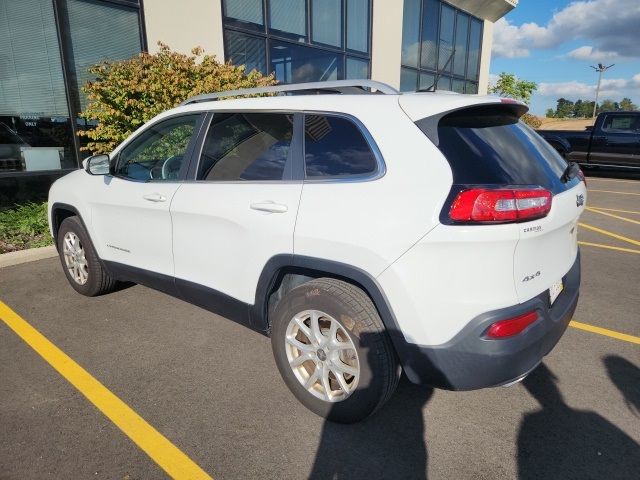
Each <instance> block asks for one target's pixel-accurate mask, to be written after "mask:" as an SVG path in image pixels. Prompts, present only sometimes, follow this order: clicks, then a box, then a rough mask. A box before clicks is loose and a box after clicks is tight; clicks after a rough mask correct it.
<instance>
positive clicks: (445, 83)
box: [436, 75, 451, 90]
mask: <svg viewBox="0 0 640 480" xmlns="http://www.w3.org/2000/svg"><path fill="white" fill-rule="evenodd" d="M436 90H451V77H445V76H444V75H443V76H441V77H440V78H439V79H438V86H437V87H436Z"/></svg>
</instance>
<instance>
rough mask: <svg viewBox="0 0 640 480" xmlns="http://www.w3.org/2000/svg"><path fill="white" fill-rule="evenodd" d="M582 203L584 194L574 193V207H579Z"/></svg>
mask: <svg viewBox="0 0 640 480" xmlns="http://www.w3.org/2000/svg"><path fill="white" fill-rule="evenodd" d="M582 205H584V195H583V194H580V195H576V207H581V206H582Z"/></svg>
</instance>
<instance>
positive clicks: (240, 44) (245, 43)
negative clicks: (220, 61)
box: [224, 30, 266, 73]
mask: <svg viewBox="0 0 640 480" xmlns="http://www.w3.org/2000/svg"><path fill="white" fill-rule="evenodd" d="M224 35H225V41H226V52H227V60H228V61H230V62H231V63H233V64H234V65H244V66H245V71H246V72H247V73H249V72H250V71H252V70H258V71H259V72H265V71H266V69H265V63H264V58H265V49H264V39H262V38H259V37H255V36H253V35H244V34H242V33H238V32H234V31H233V30H225V32H224Z"/></svg>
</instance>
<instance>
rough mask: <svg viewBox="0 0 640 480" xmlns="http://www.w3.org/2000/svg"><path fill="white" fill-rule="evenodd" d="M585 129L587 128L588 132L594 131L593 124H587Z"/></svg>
mask: <svg viewBox="0 0 640 480" xmlns="http://www.w3.org/2000/svg"><path fill="white" fill-rule="evenodd" d="M584 129H585V130H586V131H587V132H590V131H592V130H593V125H587V126H586V127H584Z"/></svg>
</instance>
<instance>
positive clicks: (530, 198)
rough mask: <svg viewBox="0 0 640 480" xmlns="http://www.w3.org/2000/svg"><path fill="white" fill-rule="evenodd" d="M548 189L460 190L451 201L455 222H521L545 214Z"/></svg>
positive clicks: (547, 204)
mask: <svg viewBox="0 0 640 480" xmlns="http://www.w3.org/2000/svg"><path fill="white" fill-rule="evenodd" d="M550 210H551V192H549V191H548V190H545V189H543V188H531V189H529V188H527V189H503V188H500V189H487V188H472V189H470V190H463V191H462V192H460V193H459V194H458V196H457V197H456V199H455V200H454V201H453V203H452V204H451V210H449V218H451V220H453V221H454V222H500V223H507V222H522V221H527V220H534V219H536V218H542V217H545V216H546V215H547V214H548V213H549V211H550Z"/></svg>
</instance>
